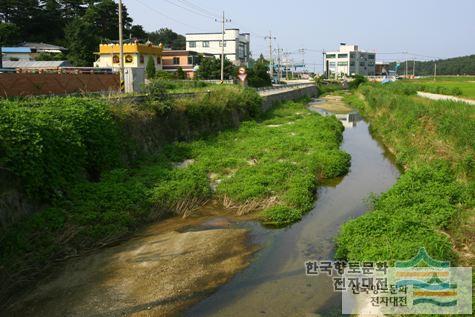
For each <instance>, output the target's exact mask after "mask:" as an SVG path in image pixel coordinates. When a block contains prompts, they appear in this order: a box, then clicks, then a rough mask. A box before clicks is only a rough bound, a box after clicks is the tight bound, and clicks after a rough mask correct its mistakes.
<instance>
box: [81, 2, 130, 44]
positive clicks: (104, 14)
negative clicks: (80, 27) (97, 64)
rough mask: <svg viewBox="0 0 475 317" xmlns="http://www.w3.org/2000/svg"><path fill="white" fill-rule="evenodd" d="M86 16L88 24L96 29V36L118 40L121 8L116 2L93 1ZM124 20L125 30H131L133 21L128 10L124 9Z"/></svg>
mask: <svg viewBox="0 0 475 317" xmlns="http://www.w3.org/2000/svg"><path fill="white" fill-rule="evenodd" d="M92 3H93V4H91V5H90V6H89V7H88V8H87V10H86V13H85V14H84V19H85V21H86V22H88V23H90V24H92V25H93V26H94V27H95V29H96V34H97V35H98V36H99V37H101V38H103V39H107V40H118V39H119V31H118V26H117V21H118V20H119V6H118V4H117V3H115V2H114V0H102V1H100V2H97V3H96V2H95V1H92ZM122 14H123V19H124V29H130V27H131V25H132V19H131V18H130V17H129V15H128V13H127V8H126V7H125V6H123V7H122Z"/></svg>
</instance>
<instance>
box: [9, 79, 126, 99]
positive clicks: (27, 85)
mask: <svg viewBox="0 0 475 317" xmlns="http://www.w3.org/2000/svg"><path fill="white" fill-rule="evenodd" d="M119 83H120V80H119V75H118V74H12V73H1V74H0V95H1V96H3V97H22V96H41V95H64V94H72V93H83V92H84V93H87V92H108V91H118V90H119V87H120V86H119Z"/></svg>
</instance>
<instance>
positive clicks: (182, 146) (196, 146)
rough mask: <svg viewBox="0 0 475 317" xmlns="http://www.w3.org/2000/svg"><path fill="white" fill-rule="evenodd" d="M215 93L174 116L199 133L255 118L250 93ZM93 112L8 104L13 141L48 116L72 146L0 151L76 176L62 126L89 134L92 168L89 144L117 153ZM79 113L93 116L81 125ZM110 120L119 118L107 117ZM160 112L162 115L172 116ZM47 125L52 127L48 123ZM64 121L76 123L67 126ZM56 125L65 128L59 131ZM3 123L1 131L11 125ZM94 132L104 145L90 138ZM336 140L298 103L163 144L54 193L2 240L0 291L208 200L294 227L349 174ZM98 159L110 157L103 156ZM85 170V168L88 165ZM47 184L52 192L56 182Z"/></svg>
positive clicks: (331, 123)
mask: <svg viewBox="0 0 475 317" xmlns="http://www.w3.org/2000/svg"><path fill="white" fill-rule="evenodd" d="M220 89H221V90H220V92H219V93H216V94H213V93H212V94H210V95H206V96H203V97H199V98H196V99H183V100H177V103H176V104H175V105H174V107H176V109H184V111H185V113H186V114H187V118H188V120H189V121H190V122H192V123H195V124H196V125H199V124H202V122H208V124H209V125H212V124H213V120H217V121H219V120H220V119H219V118H218V115H219V114H220V113H222V114H225V113H227V112H229V111H230V110H232V109H238V110H239V111H240V112H241V113H244V112H246V111H247V112H248V113H250V114H251V117H254V118H256V116H257V115H258V114H259V111H258V109H259V106H260V98H259V97H257V95H256V93H255V92H254V91H253V90H248V89H245V90H240V89H238V91H240V93H236V89H237V88H230V87H220ZM59 102H66V104H71V107H72V105H76V108H75V109H78V110H77V111H78V113H79V114H80V115H77V116H73V115H75V114H76V112H73V113H72V114H69V112H68V111H66V110H61V111H60V110H58V109H62V107H59ZM81 102H84V105H81ZM90 103H91V101H87V100H85V101H82V99H72V98H71V99H61V98H58V99H47V100H45V101H44V103H40V104H36V105H32V104H30V105H28V106H27V105H22V106H21V107H18V104H15V103H13V102H12V103H11V104H10V103H9V104H7V105H3V109H5V110H8V111H4V112H2V113H7V114H8V115H4V114H2V116H5V117H6V118H10V117H14V118H17V119H16V122H21V123H22V124H21V125H18V129H16V130H15V131H23V130H24V129H25V128H24V125H25V124H26V123H28V124H29V123H30V122H31V121H33V122H36V121H37V120H40V118H41V119H42V118H43V117H44V116H46V118H48V120H47V121H45V122H46V123H47V124H42V125H41V127H45V129H46V126H49V127H50V129H63V131H65V132H64V133H63V134H61V135H60V137H61V138H64V139H66V140H69V139H71V140H72V141H71V145H68V144H69V143H67V142H68V141H64V142H66V145H68V146H69V147H67V146H66V145H63V143H61V142H60V141H61V140H57V138H59V137H56V136H54V134H55V133H56V134H57V132H58V131H56V130H54V131H53V132H55V133H52V132H51V131H50V130H45V131H43V130H39V129H37V130H32V131H26V132H25V133H20V135H18V138H19V140H20V139H21V140H22V142H23V143H22V142H18V144H16V143H13V142H12V143H8V144H2V151H4V150H5V149H7V148H6V147H5V146H8V147H11V148H13V149H16V150H15V151H11V152H10V157H12V158H13V157H15V155H17V158H19V157H21V155H23V153H24V152H22V151H21V150H22V149H25V148H27V147H23V146H22V145H23V144H30V143H33V144H34V143H35V142H37V143H38V142H39V143H40V144H42V145H43V149H44V150H45V153H46V154H44V155H45V158H43V157H41V156H40V157H39V159H38V158H35V159H32V161H39V162H41V163H43V162H45V160H47V159H48V158H50V156H49V154H50V153H56V154H58V153H61V155H64V156H65V157H66V159H65V160H64V162H60V161H61V160H60V158H57V159H55V161H53V162H52V164H42V165H40V166H36V165H32V166H31V167H28V169H27V170H31V171H33V172H32V173H31V174H33V175H35V173H39V172H41V173H43V174H46V175H54V176H55V177H57V178H58V179H59V180H61V177H66V176H69V175H67V173H72V172H73V169H72V168H71V167H70V166H69V165H71V166H73V167H76V166H77V165H73V164H75V163H74V162H71V160H69V157H73V155H75V157H76V155H78V156H77V157H80V156H79V155H80V154H81V153H82V152H81V151H80V150H81V149H82V147H81V146H80V145H81V141H83V142H86V141H85V140H83V139H81V137H82V135H81V134H78V135H77V136H76V135H75V134H72V132H69V130H67V128H72V127H68V125H67V124H66V123H71V125H72V126H73V127H74V126H75V125H78V126H80V127H81V129H84V130H81V131H87V133H89V134H90V137H89V138H88V141H89V142H91V145H90V146H89V147H88V146H86V145H85V146H84V147H85V148H86V149H91V150H90V151H88V152H87V154H89V155H91V159H92V158H94V159H92V161H93V162H102V161H104V160H105V159H106V157H104V155H105V154H104V153H102V152H97V151H94V149H96V148H95V147H93V146H92V145H98V144H99V143H97V144H96V143H95V141H96V140H98V141H101V140H102V139H103V138H104V139H107V141H108V142H109V143H110V144H111V145H109V146H112V145H114V144H115V145H117V141H114V140H116V139H117V136H116V135H115V134H111V133H112V132H107V131H115V126H114V124H112V123H111V120H110V114H107V111H106V109H107V107H105V105H101V104H94V103H93V104H92V105H91V104H90ZM158 103H159V102H158ZM14 105H15V106H17V109H18V110H17V112H18V113H19V112H20V111H22V112H25V113H26V114H25V115H23V116H19V114H18V113H17V112H15V111H14V110H13V109H12V108H14ZM237 105H239V106H237ZM9 107H10V108H9ZM238 107H239V108H238ZM83 108H85V109H88V110H90V112H89V113H88V115H87V116H86V115H84V113H85V110H82V109H83ZM31 109H34V110H31ZM52 109H53V110H52ZM66 109H69V108H68V107H66ZM162 110H163V109H162ZM34 111H36V112H34ZM55 111H58V113H59V114H57V115H56V112H55ZM69 111H72V110H71V109H69ZM115 111H124V110H116V109H113V112H115ZM166 111H167V112H166V113H168V114H169V113H170V112H169V111H172V110H170V109H168V110H166ZM10 112H12V113H14V114H15V115H16V116H13V115H12V114H9V113H10ZM50 112H52V113H54V114H55V116H53V115H52V114H51V113H50ZM36 113H38V114H36ZM45 113H46V114H45ZM102 114H104V115H102ZM60 115H62V117H60ZM101 115H102V116H101ZM115 115H117V114H115ZM50 116H53V119H55V120H57V121H52V120H53V119H49V118H50ZM70 117H74V118H75V119H76V121H74V123H72V119H70ZM90 117H93V118H95V119H90ZM60 118H61V119H64V120H65V123H61V120H60ZM211 119H213V120H211ZM83 120H85V121H83ZM221 120H224V119H221ZM4 122H5V123H4V124H3V126H5V125H6V124H10V123H6V121H5V120H4ZM39 122H40V123H43V121H39ZM55 126H57V128H56V127H55ZM33 127H35V125H33ZM209 129H210V130H211V129H212V127H209ZM1 131H2V140H3V139H4V136H9V133H10V132H8V129H4V130H1ZM73 131H75V130H74V129H73ZM98 131H102V132H104V135H101V136H99V135H97V134H98ZM342 131H343V127H342V125H341V123H339V122H338V120H337V119H336V118H330V117H327V118H325V117H322V116H319V115H317V114H313V113H310V112H309V111H308V110H306V109H305V104H304V103H295V102H289V103H286V104H284V105H282V106H280V107H278V108H277V109H274V110H273V111H271V112H270V113H268V114H266V115H265V116H264V117H262V119H261V121H259V122H256V121H247V122H244V123H243V124H242V125H241V127H240V128H239V129H238V130H228V131H225V132H222V133H220V134H218V135H214V136H210V137H208V138H206V139H202V140H199V141H194V142H179V143H174V144H168V145H166V146H164V147H163V148H162V150H161V151H160V152H158V153H156V155H154V156H151V157H148V159H147V160H145V161H143V162H142V163H140V164H139V165H138V166H137V167H134V168H118V169H114V170H109V171H105V172H103V173H102V175H101V178H100V179H99V180H98V181H96V182H91V181H87V180H86V179H84V178H81V177H80V175H77V179H76V182H74V183H72V184H70V185H69V186H68V188H67V190H66V188H59V189H60V190H62V194H61V195H57V196H55V197H54V199H51V201H50V207H49V208H47V209H45V210H43V211H42V212H40V213H36V214H34V215H32V216H30V217H28V218H26V219H24V220H23V221H20V222H17V223H16V224H14V225H12V226H10V227H8V228H7V229H6V230H3V231H0V267H1V268H2V270H0V282H1V283H2V285H8V287H5V289H4V290H2V291H9V290H11V289H12V288H14V287H16V286H18V283H22V281H24V280H23V279H20V278H19V277H20V276H21V277H24V276H22V274H25V272H28V277H32V276H35V274H37V273H38V272H41V270H44V269H45V268H47V267H48V264H49V263H51V260H52V259H59V258H62V257H67V256H69V255H71V254H76V253H77V252H78V251H81V250H84V249H88V248H93V247H96V246H98V245H104V244H107V243H110V242H113V241H116V240H117V239H120V238H122V237H124V235H126V234H128V233H130V232H132V231H133V230H135V228H137V227H138V226H140V225H141V224H143V223H146V222H148V221H152V220H156V219H160V218H163V217H165V216H167V215H173V214H175V215H189V214H190V213H192V212H193V211H194V210H195V209H196V208H198V207H200V206H201V205H203V204H204V203H205V202H206V201H207V200H209V199H211V198H214V199H217V200H219V201H221V202H222V203H223V204H224V205H225V207H227V208H229V209H230V210H233V211H235V212H236V213H237V214H245V213H248V212H251V211H254V210H261V211H262V214H261V215H262V218H263V220H264V221H265V222H267V223H270V224H275V225H283V224H288V223H292V222H295V221H298V220H300V219H301V218H302V215H303V214H304V213H305V212H307V211H308V210H310V209H311V207H312V205H313V201H314V191H315V188H316V186H317V184H318V179H321V178H332V177H336V176H339V175H342V174H344V173H346V172H347V170H348V167H349V163H350V158H349V155H347V154H346V153H344V152H342V151H340V150H339V146H340V142H341V140H342ZM50 132H51V133H50ZM84 133H85V132H84ZM114 133H115V132H114ZM15 135H16V134H15ZM39 137H41V138H39ZM10 138H12V136H10ZM30 140H31V141H30ZM38 140H39V141H38ZM20 143H21V144H20ZM50 144H51V145H50ZM63 146H64V147H63ZM75 146H76V147H75ZM109 149H110V148H109ZM113 149H114V148H113ZM96 150H97V149H96ZM53 151H54V152H53ZM27 153H28V152H27ZM105 153H106V154H107V155H112V153H111V152H110V151H109V150H108V151H105ZM82 155H85V154H82ZM61 158H62V157H61ZM86 158H87V156H86ZM57 161H58V162H57ZM106 161H107V160H106ZM111 161H114V160H113V158H111ZM28 162H30V160H29V161H28ZM85 162H89V161H88V160H87V159H85ZM11 164H13V161H12V163H11ZM28 164H34V162H30V163H28ZM58 164H61V165H58ZM28 166H29V165H28ZM17 169H18V170H22V169H23V167H21V168H20V167H18V168H17ZM52 169H54V170H52ZM38 171H39V172H38ZM28 177H29V176H28ZM25 180H26V181H27V179H25ZM45 181H49V179H48V180H45ZM51 181H52V183H53V184H58V185H59V182H58V181H56V179H55V178H52V179H51ZM33 185H36V183H34V184H33ZM2 295H4V294H0V297H1V296H2Z"/></svg>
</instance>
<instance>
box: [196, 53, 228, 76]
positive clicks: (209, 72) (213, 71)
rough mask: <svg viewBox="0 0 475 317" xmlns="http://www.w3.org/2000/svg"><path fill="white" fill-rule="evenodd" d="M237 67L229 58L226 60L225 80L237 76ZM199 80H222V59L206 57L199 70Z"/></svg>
mask: <svg viewBox="0 0 475 317" xmlns="http://www.w3.org/2000/svg"><path fill="white" fill-rule="evenodd" d="M236 71H237V70H236V66H234V65H233V63H231V62H230V61H229V60H228V59H227V58H225V59H224V78H225V79H227V78H229V77H232V76H234V75H235V74H236ZM197 74H198V78H201V79H221V59H217V58H214V57H205V58H203V59H202V60H201V65H200V68H199V69H198V72H197Z"/></svg>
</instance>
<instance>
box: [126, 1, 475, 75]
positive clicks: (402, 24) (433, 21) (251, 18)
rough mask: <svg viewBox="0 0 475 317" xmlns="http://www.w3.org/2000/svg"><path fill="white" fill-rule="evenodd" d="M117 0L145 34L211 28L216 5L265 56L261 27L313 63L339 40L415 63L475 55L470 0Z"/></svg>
mask: <svg viewBox="0 0 475 317" xmlns="http://www.w3.org/2000/svg"><path fill="white" fill-rule="evenodd" d="M123 1H124V4H125V5H126V6H127V8H128V10H129V13H130V15H131V16H132V18H133V19H134V23H136V24H142V25H143V26H144V27H145V29H146V30H147V31H152V30H156V29H159V28H161V27H169V28H171V29H173V30H175V31H176V32H178V33H182V34H184V33H187V32H201V31H212V32H216V31H219V29H220V25H219V24H218V23H216V22H214V20H213V19H212V18H211V17H210V15H218V14H219V13H220V12H221V11H223V10H224V11H225V12H226V15H227V16H229V18H231V19H232V22H231V23H230V24H228V25H227V27H239V28H241V30H242V31H243V32H250V33H251V36H252V42H251V50H252V52H253V55H254V56H258V55H259V54H260V53H261V52H263V53H264V54H265V55H268V48H267V43H266V41H265V40H264V38H263V36H264V35H266V34H268V33H269V31H272V32H273V35H274V36H275V37H277V41H276V44H277V43H278V44H279V46H280V47H282V48H283V49H284V50H285V51H288V52H294V53H295V54H294V55H293V57H294V59H295V60H296V61H298V60H301V59H302V55H301V54H297V53H296V52H297V51H298V49H300V48H306V49H308V50H307V51H306V54H305V60H306V62H307V63H309V64H319V63H321V51H322V49H325V50H333V49H336V48H337V47H338V44H339V43H340V42H346V43H349V44H350V43H351V44H358V45H359V46H360V48H361V49H364V50H369V51H376V52H377V53H378V52H379V53H392V52H411V53H413V54H418V55H424V56H416V59H421V60H424V59H429V57H441V58H445V57H453V56H461V55H470V54H475V17H474V14H475V0H452V1H446V0H379V1H377V0H325V1H321V0H314V1H311V0H294V1H271V0H260V1H259V0H254V1H250V0H240V1H239V0H233V1H228V0H206V1H199V0H123ZM173 3H175V4H176V5H178V6H183V7H186V8H192V7H193V8H195V9H191V10H185V9H183V8H180V7H178V6H176V5H173ZM190 3H191V4H190ZM196 6H198V7H200V8H202V9H205V10H202V9H196ZM190 11H192V12H190ZM160 13H161V14H163V15H161V14H160ZM404 58H405V57H404V55H402V54H395V55H390V54H380V55H379V56H378V59H379V60H383V59H384V60H385V59H388V60H394V59H399V60H403V59H404ZM410 58H413V57H412V55H410ZM309 67H310V68H313V67H314V66H309ZM315 67H316V69H317V70H318V69H319V68H321V66H319V65H316V66H315Z"/></svg>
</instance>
